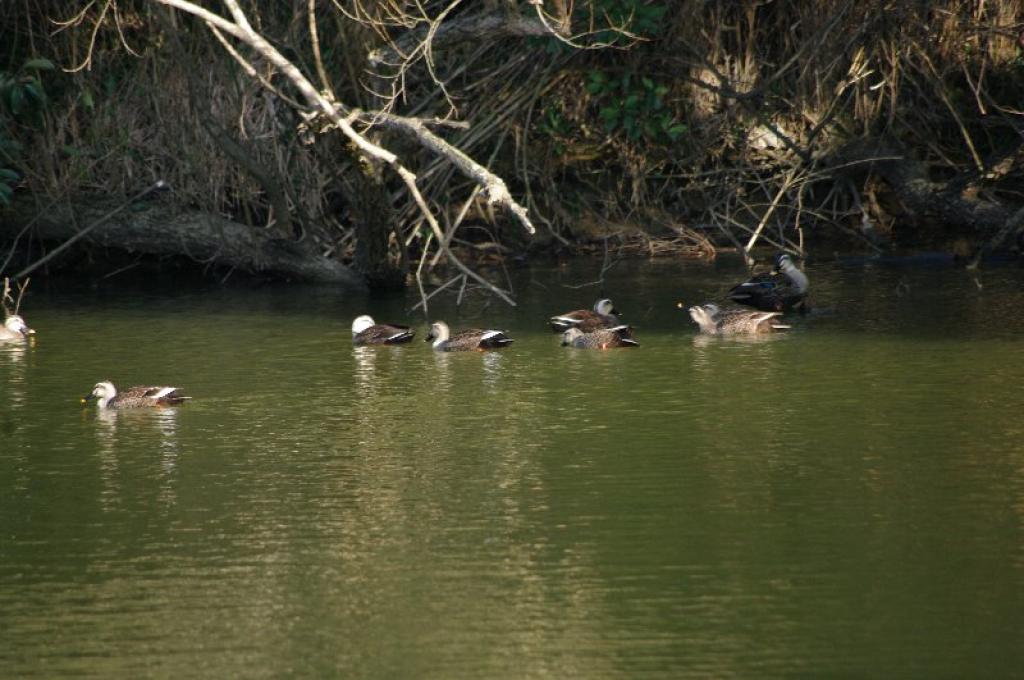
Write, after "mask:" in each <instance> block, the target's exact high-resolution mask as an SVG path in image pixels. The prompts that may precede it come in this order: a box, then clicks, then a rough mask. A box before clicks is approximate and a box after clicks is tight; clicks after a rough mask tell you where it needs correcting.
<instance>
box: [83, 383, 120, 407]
mask: <svg viewBox="0 0 1024 680" xmlns="http://www.w3.org/2000/svg"><path fill="white" fill-rule="evenodd" d="M115 396H117V390H116V389H115V388H114V383H112V382H110V381H109V380H104V381H102V382H98V383H96V385H95V386H94V387H93V388H92V392H90V393H89V394H87V395H85V396H84V397H82V403H83V404H86V403H88V402H90V401H92V400H93V399H99V402H98V403H99V406H100V408H106V407H107V402H109V401H110V400H111V399H113V398H114V397H115Z"/></svg>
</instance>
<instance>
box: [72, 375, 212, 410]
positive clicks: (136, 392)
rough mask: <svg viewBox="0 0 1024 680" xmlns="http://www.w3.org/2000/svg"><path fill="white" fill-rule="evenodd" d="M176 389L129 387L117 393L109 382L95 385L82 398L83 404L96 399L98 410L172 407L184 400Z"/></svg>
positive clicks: (183, 396) (184, 397)
mask: <svg viewBox="0 0 1024 680" xmlns="http://www.w3.org/2000/svg"><path fill="white" fill-rule="evenodd" d="M191 398H192V397H186V396H185V395H184V394H182V393H181V390H180V389H179V388H177V387H142V386H139V387H129V388H128V389H126V390H124V391H122V392H118V391H117V389H116V388H115V387H114V383H112V382H110V381H109V380H104V381H103V382H98V383H96V386H95V387H93V388H92V392H90V393H89V394H87V395H85V396H84V397H82V403H83V404H85V403H87V402H88V401H90V400H91V399H98V400H99V401H97V402H96V403H97V405H98V406H99V407H100V408H139V407H143V406H174V405H175V404H180V403H182V402H184V401H185V400H186V399H191Z"/></svg>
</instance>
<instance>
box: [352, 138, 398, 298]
mask: <svg viewBox="0 0 1024 680" xmlns="http://www.w3.org/2000/svg"><path fill="white" fill-rule="evenodd" d="M354 165H355V167H356V171H355V172H353V173H351V179H352V184H353V185H354V189H355V190H354V191H352V192H350V193H351V195H350V200H351V202H352V203H351V205H352V217H353V219H354V221H355V230H356V249H355V262H354V263H353V264H354V266H355V269H356V271H358V272H359V273H360V274H362V275H363V278H364V279H365V280H366V284H367V285H368V286H369V287H370V288H371V289H374V290H397V289H401V288H404V287H405V273H406V272H405V271H404V267H403V263H404V259H405V258H402V262H400V263H399V264H398V265H395V264H394V263H393V262H392V261H391V257H390V252H389V251H390V249H389V247H388V241H389V238H390V236H391V233H392V229H393V225H394V220H395V213H394V209H393V208H392V207H391V201H390V200H389V195H388V190H387V187H386V186H385V184H384V179H383V177H382V176H381V173H380V171H379V168H377V167H376V166H375V165H374V164H373V163H372V162H370V161H368V160H367V159H365V158H356V159H355V163H354ZM399 248H401V244H399Z"/></svg>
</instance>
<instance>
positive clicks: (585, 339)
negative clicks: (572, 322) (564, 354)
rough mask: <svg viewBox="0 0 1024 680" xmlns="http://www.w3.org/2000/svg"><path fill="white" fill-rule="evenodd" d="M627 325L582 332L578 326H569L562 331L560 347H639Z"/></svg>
mask: <svg viewBox="0 0 1024 680" xmlns="http://www.w3.org/2000/svg"><path fill="white" fill-rule="evenodd" d="M639 346H640V343H639V342H637V341H636V340H635V339H634V338H633V334H632V332H631V330H630V328H629V326H613V327H611V328H598V329H597V330H594V331H590V332H589V333H584V332H583V331H581V330H580V329H579V328H570V329H568V330H566V331H565V332H564V333H562V347H576V348H578V349H611V348H613V347H639Z"/></svg>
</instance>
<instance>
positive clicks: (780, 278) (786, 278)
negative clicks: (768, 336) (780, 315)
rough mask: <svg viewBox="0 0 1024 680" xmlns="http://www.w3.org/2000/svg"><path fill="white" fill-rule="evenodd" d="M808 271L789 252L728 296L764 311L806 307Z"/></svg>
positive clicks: (785, 310)
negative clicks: (798, 264) (794, 261)
mask: <svg viewBox="0 0 1024 680" xmlns="http://www.w3.org/2000/svg"><path fill="white" fill-rule="evenodd" d="M807 286H808V281H807V275H806V274H804V273H803V272H802V271H800V269H799V267H797V266H796V265H795V264H794V263H793V259H792V258H791V257H790V256H789V255H788V254H786V253H781V254H780V255H778V256H777V257H776V258H775V261H774V266H773V267H772V271H771V272H770V273H766V274H758V275H757V276H754V277H751V278H750V279H748V280H747V281H744V282H743V283H740V284H737V285H735V286H733V287H732V289H731V290H730V291H729V293H728V294H727V296H726V297H728V298H729V299H730V300H732V301H733V302H738V303H740V304H741V305H747V306H748V307H753V308H755V309H760V310H761V311H763V312H789V311H793V310H799V311H800V312H801V313H803V312H806V311H807V303H806V300H805V298H806V297H807Z"/></svg>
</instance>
